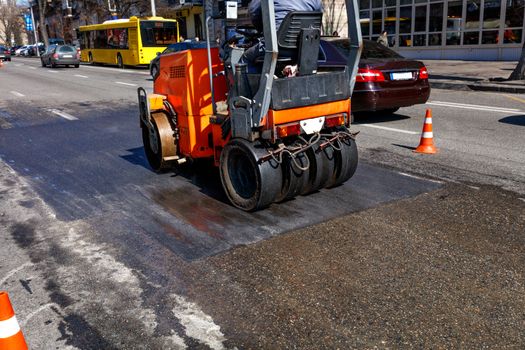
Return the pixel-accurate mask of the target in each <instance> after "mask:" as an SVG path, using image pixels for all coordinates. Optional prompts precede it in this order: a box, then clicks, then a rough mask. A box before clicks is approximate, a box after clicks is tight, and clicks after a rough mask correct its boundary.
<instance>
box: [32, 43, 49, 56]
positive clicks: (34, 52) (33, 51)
mask: <svg viewBox="0 0 525 350" xmlns="http://www.w3.org/2000/svg"><path fill="white" fill-rule="evenodd" d="M36 48H37V45H31V46H30V48H29V51H28V53H29V56H36V55H37V54H36ZM38 51H39V53H40V55H42V54H43V53H44V52H46V46H45V45H44V43H38Z"/></svg>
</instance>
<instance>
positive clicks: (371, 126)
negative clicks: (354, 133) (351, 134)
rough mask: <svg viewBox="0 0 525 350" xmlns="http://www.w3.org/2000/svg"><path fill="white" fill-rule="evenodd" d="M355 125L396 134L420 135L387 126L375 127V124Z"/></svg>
mask: <svg viewBox="0 0 525 350" xmlns="http://www.w3.org/2000/svg"><path fill="white" fill-rule="evenodd" d="M354 125H355V126H364V127H367V128H374V129H382V130H388V131H395V132H400V133H403V134H409V135H417V134H419V132H416V131H408V130H402V129H396V128H389V127H387V126H379V125H373V124H354Z"/></svg>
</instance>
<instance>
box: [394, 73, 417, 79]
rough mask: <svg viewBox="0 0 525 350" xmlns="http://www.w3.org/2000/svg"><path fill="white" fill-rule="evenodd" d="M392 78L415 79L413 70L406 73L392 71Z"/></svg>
mask: <svg viewBox="0 0 525 350" xmlns="http://www.w3.org/2000/svg"><path fill="white" fill-rule="evenodd" d="M390 78H391V79H392V80H411V79H413V76H412V73H411V72H405V73H391V74H390Z"/></svg>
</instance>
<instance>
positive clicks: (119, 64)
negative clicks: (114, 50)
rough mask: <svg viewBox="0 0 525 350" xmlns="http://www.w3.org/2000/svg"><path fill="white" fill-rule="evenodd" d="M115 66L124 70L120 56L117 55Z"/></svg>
mask: <svg viewBox="0 0 525 350" xmlns="http://www.w3.org/2000/svg"><path fill="white" fill-rule="evenodd" d="M117 66H118V67H119V68H120V69H122V68H124V61H123V60H122V56H121V55H120V54H118V55H117Z"/></svg>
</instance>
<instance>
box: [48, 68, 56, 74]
mask: <svg viewBox="0 0 525 350" xmlns="http://www.w3.org/2000/svg"><path fill="white" fill-rule="evenodd" d="M47 71H48V72H49V73H58V72H57V71H56V70H51V69H48V70H47Z"/></svg>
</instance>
